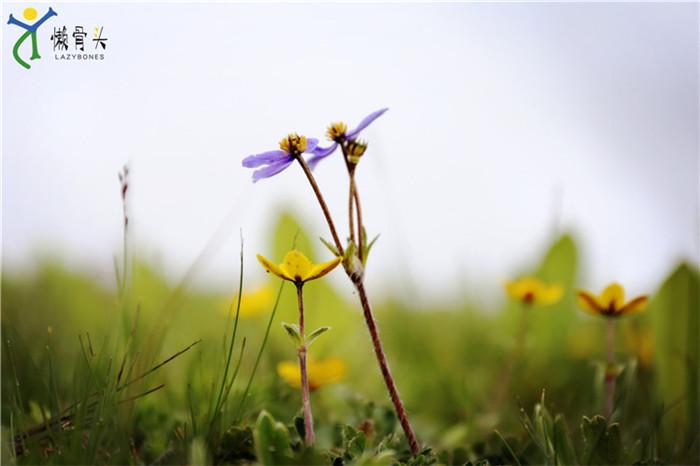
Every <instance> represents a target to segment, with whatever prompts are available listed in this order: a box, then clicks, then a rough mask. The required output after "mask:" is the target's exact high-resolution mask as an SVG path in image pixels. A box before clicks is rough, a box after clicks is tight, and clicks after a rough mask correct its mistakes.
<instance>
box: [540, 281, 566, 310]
mask: <svg viewBox="0 0 700 466" xmlns="http://www.w3.org/2000/svg"><path fill="white" fill-rule="evenodd" d="M562 296H564V288H562V287H561V286H559V285H550V286H543V287H542V290H541V291H540V294H539V296H537V297H536V299H537V300H538V302H539V303H540V304H544V305H545V306H549V305H551V304H554V303H557V302H558V301H559V300H560V299H561V297H562Z"/></svg>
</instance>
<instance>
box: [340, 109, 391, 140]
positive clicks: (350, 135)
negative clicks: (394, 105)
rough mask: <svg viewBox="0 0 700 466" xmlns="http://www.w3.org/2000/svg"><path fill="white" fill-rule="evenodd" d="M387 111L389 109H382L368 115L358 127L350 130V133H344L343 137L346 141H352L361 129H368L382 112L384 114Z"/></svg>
mask: <svg viewBox="0 0 700 466" xmlns="http://www.w3.org/2000/svg"><path fill="white" fill-rule="evenodd" d="M387 110H389V109H388V108H383V109H381V110H377V111H376V112H372V113H370V114H369V115H367V116H366V117H365V118H364V119H363V120H362V121H361V122H360V124H359V125H357V127H356V128H355V129H351V130H350V131H348V132H347V133H345V137H346V138H347V139H354V138H355V136H357V135H358V134H359V133H360V131H362V130H363V129H365V128H366V127H368V126H369V125H370V124H371V123H372V122H373V121H374V120H376V119H377V118H379V117H380V116H382V115H383V114H384V112H386V111H387Z"/></svg>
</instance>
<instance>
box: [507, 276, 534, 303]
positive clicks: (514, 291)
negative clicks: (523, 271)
mask: <svg viewBox="0 0 700 466" xmlns="http://www.w3.org/2000/svg"><path fill="white" fill-rule="evenodd" d="M541 289H542V282H540V281H539V280H538V279H536V278H533V277H524V278H521V279H519V280H515V281H512V282H509V283H507V284H506V292H507V293H508V295H509V296H510V297H511V298H514V299H518V300H520V301H525V300H528V298H529V300H530V301H532V299H534V297H535V295H536V294H537V293H539V292H540V291H541Z"/></svg>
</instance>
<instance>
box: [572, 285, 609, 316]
mask: <svg viewBox="0 0 700 466" xmlns="http://www.w3.org/2000/svg"><path fill="white" fill-rule="evenodd" d="M576 297H577V302H578V305H579V307H580V308H581V309H583V310H584V311H588V312H590V313H591V314H596V315H599V314H603V312H604V308H603V306H601V305H600V303H599V302H598V299H596V297H595V296H594V295H593V294H592V293H589V292H588V291H584V290H579V291H578V292H577V293H576Z"/></svg>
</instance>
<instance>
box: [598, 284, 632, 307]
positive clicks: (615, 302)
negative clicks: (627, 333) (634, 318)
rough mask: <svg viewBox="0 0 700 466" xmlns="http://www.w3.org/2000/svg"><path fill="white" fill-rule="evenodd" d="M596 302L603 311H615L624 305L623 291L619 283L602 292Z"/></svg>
mask: <svg viewBox="0 0 700 466" xmlns="http://www.w3.org/2000/svg"><path fill="white" fill-rule="evenodd" d="M598 302H599V303H600V305H601V306H602V307H603V308H604V309H610V310H614V311H617V310H619V309H621V308H622V306H624V305H625V289H624V288H623V287H622V285H620V284H619V283H611V284H610V285H608V286H607V287H606V288H605V289H604V290H603V292H602V293H601V295H600V298H599V299H598Z"/></svg>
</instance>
